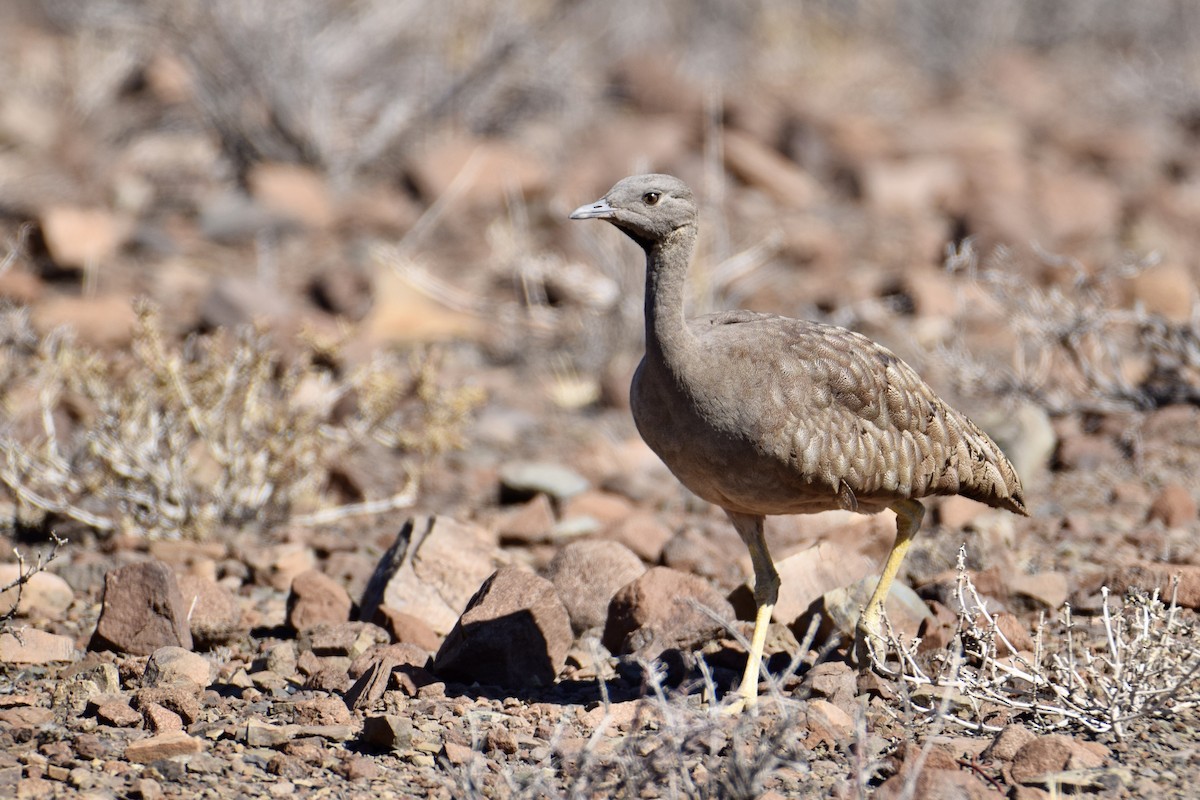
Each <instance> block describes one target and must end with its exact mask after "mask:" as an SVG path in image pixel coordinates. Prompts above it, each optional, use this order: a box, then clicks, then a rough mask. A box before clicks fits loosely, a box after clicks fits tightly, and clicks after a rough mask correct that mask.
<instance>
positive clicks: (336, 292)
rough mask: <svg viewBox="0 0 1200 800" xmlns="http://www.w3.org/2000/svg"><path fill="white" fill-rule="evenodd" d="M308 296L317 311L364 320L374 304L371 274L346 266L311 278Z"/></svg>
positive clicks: (358, 320) (340, 266) (357, 320)
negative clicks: (316, 307)
mask: <svg viewBox="0 0 1200 800" xmlns="http://www.w3.org/2000/svg"><path fill="white" fill-rule="evenodd" d="M308 293H309V296H310V297H311V298H312V300H313V302H314V303H316V304H317V306H318V307H319V308H321V309H323V310H325V311H328V312H329V313H330V314H338V315H341V316H343V317H346V318H347V319H350V320H353V321H355V322H360V321H362V319H363V318H365V317H366V316H367V313H368V312H369V311H370V310H371V304H372V302H373V300H374V294H373V291H372V283H371V276H370V274H369V273H367V272H366V271H363V270H356V269H353V268H351V266H350V265H349V264H346V265H339V268H337V269H330V270H326V271H324V272H322V273H320V274H319V275H316V276H314V277H313V279H312V282H311V283H309V285H308Z"/></svg>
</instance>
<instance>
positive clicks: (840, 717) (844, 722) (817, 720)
mask: <svg viewBox="0 0 1200 800" xmlns="http://www.w3.org/2000/svg"><path fill="white" fill-rule="evenodd" d="M806 719H807V721H808V736H807V738H805V740H804V744H805V746H806V747H809V748H814V747H816V746H817V745H818V744H822V743H824V744H825V745H826V746H827V747H829V748H830V749H831V750H834V751H836V750H837V749H838V747H839V746H841V745H843V744H848V743H849V742H850V741H851V739H852V738H853V735H854V719H853V718H852V717H851V716H850V715H849V714H847V713H846V712H845V711H843V710H842V709H840V708H838V707H837V706H835V705H834V704H833V703H830V702H829V701H828V700H809V701H808V706H807V714H806Z"/></svg>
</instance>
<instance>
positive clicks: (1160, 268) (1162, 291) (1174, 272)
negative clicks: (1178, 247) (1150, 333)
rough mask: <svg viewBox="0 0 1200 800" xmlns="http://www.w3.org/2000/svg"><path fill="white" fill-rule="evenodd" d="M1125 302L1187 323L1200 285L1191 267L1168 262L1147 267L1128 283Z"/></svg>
mask: <svg viewBox="0 0 1200 800" xmlns="http://www.w3.org/2000/svg"><path fill="white" fill-rule="evenodd" d="M1125 294H1126V302H1127V303H1128V304H1129V305H1131V306H1133V305H1140V306H1141V307H1142V308H1143V309H1145V310H1146V311H1148V312H1149V313H1151V314H1157V315H1159V316H1162V317H1166V318H1167V319H1168V320H1170V321H1171V322H1174V323H1186V322H1187V321H1188V320H1189V319H1190V318H1191V316H1192V307H1193V304H1194V303H1195V302H1196V300H1197V287H1196V283H1195V281H1194V280H1193V279H1192V275H1191V273H1190V271H1189V270H1188V268H1187V267H1186V266H1185V265H1183V264H1181V263H1179V262H1174V261H1168V262H1165V263H1162V264H1158V265H1156V266H1153V267H1150V268H1148V269H1144V270H1142V271H1140V272H1138V273H1137V274H1136V275H1134V276H1133V277H1132V278H1129V280H1128V281H1127V283H1126V286H1125Z"/></svg>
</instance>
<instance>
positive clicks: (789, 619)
mask: <svg viewBox="0 0 1200 800" xmlns="http://www.w3.org/2000/svg"><path fill="white" fill-rule="evenodd" d="M877 568H878V562H877V561H876V559H874V558H871V557H869V556H867V555H864V554H863V553H860V552H858V551H851V552H847V551H846V548H844V547H841V546H839V545H838V544H836V543H835V542H821V543H820V544H816V545H813V546H812V547H810V548H808V549H807V550H802V551H801V552H799V553H796V554H794V555H790V556H788V557H787V558H785V559H783V560H782V561H779V562H777V563H776V564H775V570H776V571H777V572H778V573H779V578H780V585H779V600H778V601H777V602H776V603H775V610H774V612H773V617H774V619H775V620H776V621H777V622H782V623H783V624H784V625H791V624H792V623H794V622H795V621H796V619H797V618H799V617H800V616H801V615H802V614H804V612H805V611H806V610H808V607H809V606H811V605H812V604H813V602H814V601H816V600H817V599H819V598H820V597H821V596H822V595H824V594H825V593H826V592H829V591H832V590H834V589H839V588H841V587H843V586H846V585H847V584H849V583H853V582H854V581H857V580H860V579H862V578H864V577H866V576H867V575H870V574H871V573H873V572H874V571H875V570H876V569H877Z"/></svg>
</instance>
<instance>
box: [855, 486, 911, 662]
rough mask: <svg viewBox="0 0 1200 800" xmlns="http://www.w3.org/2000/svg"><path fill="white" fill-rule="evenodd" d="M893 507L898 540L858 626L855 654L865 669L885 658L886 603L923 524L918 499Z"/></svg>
mask: <svg viewBox="0 0 1200 800" xmlns="http://www.w3.org/2000/svg"><path fill="white" fill-rule="evenodd" d="M891 508H892V510H893V511H895V512H896V541H895V543H893V544H892V549H891V552H889V553H888V557H887V561H886V562H884V565H883V572H882V574H880V576H879V583H877V584H875V591H874V592H873V593H872V594H871V599H870V600H868V601H867V605H866V607H864V608H863V612H862V616H860V617H859V618H858V625H857V626H856V630H855V636H854V657H855V660H856V661H857V662H858V665H859V667H860V668H862V669H869V668H870V667H871V665H872V664H873V663H875V662H876V661H877V660H879V659H882V658H883V654H884V649H885V648H884V641H883V604H884V603H885V602H887V598H888V592H890V591H891V589H892V581H894V580H895V579H896V574H897V573H898V572H900V565H901V564H902V563H903V562H904V556H905V555H906V554H907V553H908V548H909V547H910V546H911V545H912V540H913V539H914V538H915V537H916V535H917V531H918V530H919V529H920V527H921V520H922V519H923V518H924V517H925V507H924V506H923V505H921V504H920V503H919V502H917V501H916V500H901V501H900V502H898V503H896V504H895V505H893V506H892V507H891Z"/></svg>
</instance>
